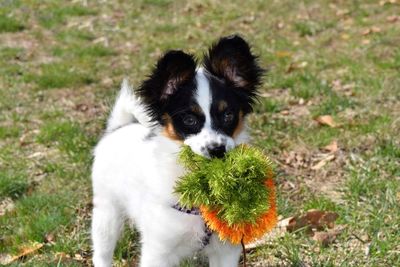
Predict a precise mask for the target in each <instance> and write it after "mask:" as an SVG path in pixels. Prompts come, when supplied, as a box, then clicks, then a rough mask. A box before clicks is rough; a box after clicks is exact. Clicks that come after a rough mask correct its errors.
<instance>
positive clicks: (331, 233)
mask: <svg viewBox="0 0 400 267" xmlns="http://www.w3.org/2000/svg"><path fill="white" fill-rule="evenodd" d="M343 229H344V227H340V228H336V229H330V230H328V231H326V232H324V231H322V232H321V231H317V232H314V235H313V237H312V239H313V240H315V241H317V242H318V243H320V244H321V245H322V246H324V247H327V246H328V245H329V244H332V243H333V241H335V240H336V237H337V236H338V235H339V234H340V233H341V232H342V231H343Z"/></svg>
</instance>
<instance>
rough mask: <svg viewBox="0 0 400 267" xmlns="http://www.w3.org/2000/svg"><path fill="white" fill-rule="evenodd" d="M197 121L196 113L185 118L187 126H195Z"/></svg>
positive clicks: (184, 121)
mask: <svg viewBox="0 0 400 267" xmlns="http://www.w3.org/2000/svg"><path fill="white" fill-rule="evenodd" d="M197 122H198V121H197V118H196V117H195V116H194V115H186V116H185V117H184V118H183V123H184V124H185V125H186V126H195V125H197Z"/></svg>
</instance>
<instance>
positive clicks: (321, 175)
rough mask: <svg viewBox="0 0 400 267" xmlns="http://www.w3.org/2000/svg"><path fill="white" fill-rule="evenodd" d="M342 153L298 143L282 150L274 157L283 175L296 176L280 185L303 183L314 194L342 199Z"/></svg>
mask: <svg viewBox="0 0 400 267" xmlns="http://www.w3.org/2000/svg"><path fill="white" fill-rule="evenodd" d="M345 158H346V157H345V153H344V152H343V151H341V150H338V151H336V152H335V153H324V152H322V151H321V150H314V151H313V150H309V149H307V148H306V147H304V146H303V147H302V146H299V147H297V148H295V149H293V150H291V151H283V152H282V153H281V154H280V155H279V156H278V158H277V160H278V162H279V165H280V169H281V170H282V171H283V172H284V176H292V177H296V179H294V180H291V181H290V182H287V183H289V184H286V185H284V186H286V187H288V189H290V188H291V189H292V190H294V189H295V188H300V187H301V185H306V186H307V187H308V188H309V189H310V190H311V191H312V192H315V194H318V195H322V196H325V197H326V198H329V199H331V200H332V201H334V202H336V203H341V202H342V200H341V199H342V195H341V193H340V188H341V183H342V182H343V175H344V171H343V166H344V164H345Z"/></svg>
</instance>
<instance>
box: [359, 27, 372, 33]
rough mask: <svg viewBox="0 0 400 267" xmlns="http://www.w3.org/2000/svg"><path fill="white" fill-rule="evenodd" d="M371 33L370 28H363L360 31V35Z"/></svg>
mask: <svg viewBox="0 0 400 267" xmlns="http://www.w3.org/2000/svg"><path fill="white" fill-rule="evenodd" d="M370 33H371V29H369V28H368V29H365V30H363V31H362V32H361V34H362V35H368V34H370Z"/></svg>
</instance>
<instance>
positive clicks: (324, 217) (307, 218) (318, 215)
mask: <svg viewBox="0 0 400 267" xmlns="http://www.w3.org/2000/svg"><path fill="white" fill-rule="evenodd" d="M338 217H339V215H338V214H337V213H335V212H330V211H321V210H309V211H307V212H306V214H304V215H303V216H295V217H291V218H290V220H289V223H288V225H287V226H286V229H287V230H288V231H289V232H293V231H296V230H298V229H301V228H305V227H308V228H309V229H316V230H323V229H324V228H326V227H328V228H333V227H334V225H335V220H336V219H337V218H338Z"/></svg>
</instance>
